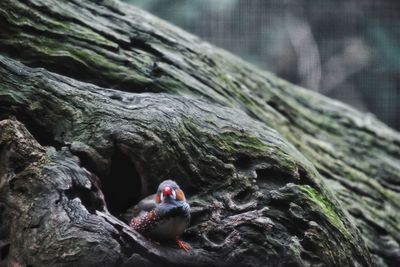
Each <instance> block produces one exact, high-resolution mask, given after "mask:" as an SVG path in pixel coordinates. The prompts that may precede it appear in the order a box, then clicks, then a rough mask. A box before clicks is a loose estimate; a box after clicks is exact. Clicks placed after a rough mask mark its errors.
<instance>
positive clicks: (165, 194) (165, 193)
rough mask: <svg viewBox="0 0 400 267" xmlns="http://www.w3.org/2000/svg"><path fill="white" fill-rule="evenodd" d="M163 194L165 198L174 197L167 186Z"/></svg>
mask: <svg viewBox="0 0 400 267" xmlns="http://www.w3.org/2000/svg"><path fill="white" fill-rule="evenodd" d="M162 193H163V195H164V196H170V195H172V189H171V187H169V186H166V187H164V188H163V190H162Z"/></svg>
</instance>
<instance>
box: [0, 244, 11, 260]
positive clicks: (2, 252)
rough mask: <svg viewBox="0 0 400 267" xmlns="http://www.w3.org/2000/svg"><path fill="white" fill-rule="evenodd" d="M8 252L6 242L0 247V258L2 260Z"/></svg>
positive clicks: (8, 248) (8, 245)
mask: <svg viewBox="0 0 400 267" xmlns="http://www.w3.org/2000/svg"><path fill="white" fill-rule="evenodd" d="M8 254H10V244H6V245H4V246H3V247H1V248H0V260H4V259H5V258H7V256H8Z"/></svg>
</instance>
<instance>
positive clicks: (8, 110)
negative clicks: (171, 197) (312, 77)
mask: <svg viewBox="0 0 400 267" xmlns="http://www.w3.org/2000/svg"><path fill="white" fill-rule="evenodd" d="M0 48H1V50H0V51H1V56H0V119H3V120H2V121H1V122H0V126H1V131H0V218H1V220H0V264H2V265H3V266H99V265H103V266H170V265H171V266H172V265H173V266H265V265H268V266H286V265H293V266H373V265H379V266H396V265H397V264H399V262H400V246H399V243H400V235H399V232H400V216H399V214H400V197H399V192H400V159H399V158H400V135H399V134H398V133H396V132H395V131H393V130H391V129H389V128H388V127H386V126H385V125H383V124H382V123H380V122H379V121H378V120H376V119H375V118H374V117H372V116H371V115H364V114H361V113H359V112H357V111H355V110H353V109H351V108H349V107H347V106H345V105H343V104H341V103H338V102H336V101H333V100H330V99H327V98H325V97H323V96H320V95H318V94H315V93H312V92H308V91H306V90H304V89H302V88H299V87H296V86H294V85H291V84H289V83H287V82H285V81H282V80H280V79H279V78H277V77H275V76H273V75H271V74H269V73H266V72H262V71H260V70H257V69H256V68H254V67H252V66H250V65H248V64H246V63H244V62H242V61H241V60H240V59H237V58H235V57H234V56H232V55H230V54H228V53H226V52H224V51H222V50H220V49H217V48H215V47H212V46H211V45H209V44H207V43H204V42H202V41H200V40H198V39H197V38H196V37H194V36H191V35H189V34H188V33H185V32H183V31H182V30H180V29H177V28H175V27H174V26H171V25H168V24H167V23H165V22H163V21H161V20H159V19H157V18H155V17H153V16H151V15H149V14H147V13H145V12H143V11H141V10H139V9H136V8H134V7H131V6H128V5H126V4H123V3H120V2H114V1H78V0H75V1H48V0H20V1H1V2H0ZM110 88H111V89H110ZM165 178H172V179H175V180H176V181H177V182H178V183H179V184H180V185H181V186H182V187H183V188H184V189H185V191H186V192H187V195H188V198H189V201H190V204H191V206H192V221H191V226H190V228H189V229H188V230H187V231H186V233H185V234H184V236H183V240H185V241H186V242H188V243H189V244H190V245H191V250H190V252H189V253H185V252H183V251H179V250H177V249H176V248H175V247H173V246H169V245H159V244H156V243H154V242H152V241H150V240H146V239H145V238H143V237H141V236H140V235H139V234H138V233H136V232H134V231H133V230H131V229H130V228H129V226H128V225H126V222H124V221H123V220H122V217H121V214H122V213H124V212H125V211H126V209H128V208H129V207H130V206H132V205H134V204H135V203H137V202H138V201H139V200H140V199H142V198H143V197H145V196H147V195H149V194H151V193H154V190H155V189H156V187H157V184H158V183H159V182H160V181H162V180H164V179H165Z"/></svg>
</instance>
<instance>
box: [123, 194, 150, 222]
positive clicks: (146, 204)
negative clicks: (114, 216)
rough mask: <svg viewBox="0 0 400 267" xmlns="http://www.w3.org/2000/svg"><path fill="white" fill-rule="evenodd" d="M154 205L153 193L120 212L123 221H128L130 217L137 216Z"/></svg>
mask: <svg viewBox="0 0 400 267" xmlns="http://www.w3.org/2000/svg"><path fill="white" fill-rule="evenodd" d="M155 207H156V201H155V194H153V195H150V196H148V197H146V198H144V199H142V200H141V201H139V203H137V204H136V205H135V206H133V207H130V208H129V209H127V211H126V212H125V213H124V214H122V216H121V217H122V218H123V220H124V221H126V222H129V221H130V220H131V219H132V218H139V217H141V216H142V215H144V214H145V213H146V212H148V211H151V210H153V209H154V208H155Z"/></svg>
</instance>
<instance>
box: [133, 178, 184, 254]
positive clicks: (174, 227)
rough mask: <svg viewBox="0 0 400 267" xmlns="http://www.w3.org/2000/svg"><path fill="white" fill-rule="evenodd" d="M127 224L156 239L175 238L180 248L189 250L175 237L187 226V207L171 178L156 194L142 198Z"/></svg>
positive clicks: (180, 190)
mask: <svg viewBox="0 0 400 267" xmlns="http://www.w3.org/2000/svg"><path fill="white" fill-rule="evenodd" d="M133 215H134V217H133V218H132V220H131V222H130V226H131V227H132V228H133V229H134V230H136V231H137V232H139V233H141V234H142V235H143V236H146V237H149V238H151V239H154V240H157V241H168V240H176V243H177V244H178V246H179V248H181V249H183V250H184V251H186V252H188V251H189V249H188V246H187V245H186V244H185V243H184V242H182V241H180V240H178V236H180V235H181V234H182V233H183V231H184V230H185V229H186V228H187V227H188V226H189V222H190V206H189V204H188V203H187V202H186V198H185V194H184V193H183V191H182V189H180V187H179V185H178V184H177V183H176V182H174V181H172V180H165V181H163V182H162V183H161V184H160V185H159V186H158V189H157V193H156V194H155V195H151V196H149V197H147V198H145V199H143V200H141V201H140V202H139V203H138V204H137V205H136V206H135V207H134V209H133Z"/></svg>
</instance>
